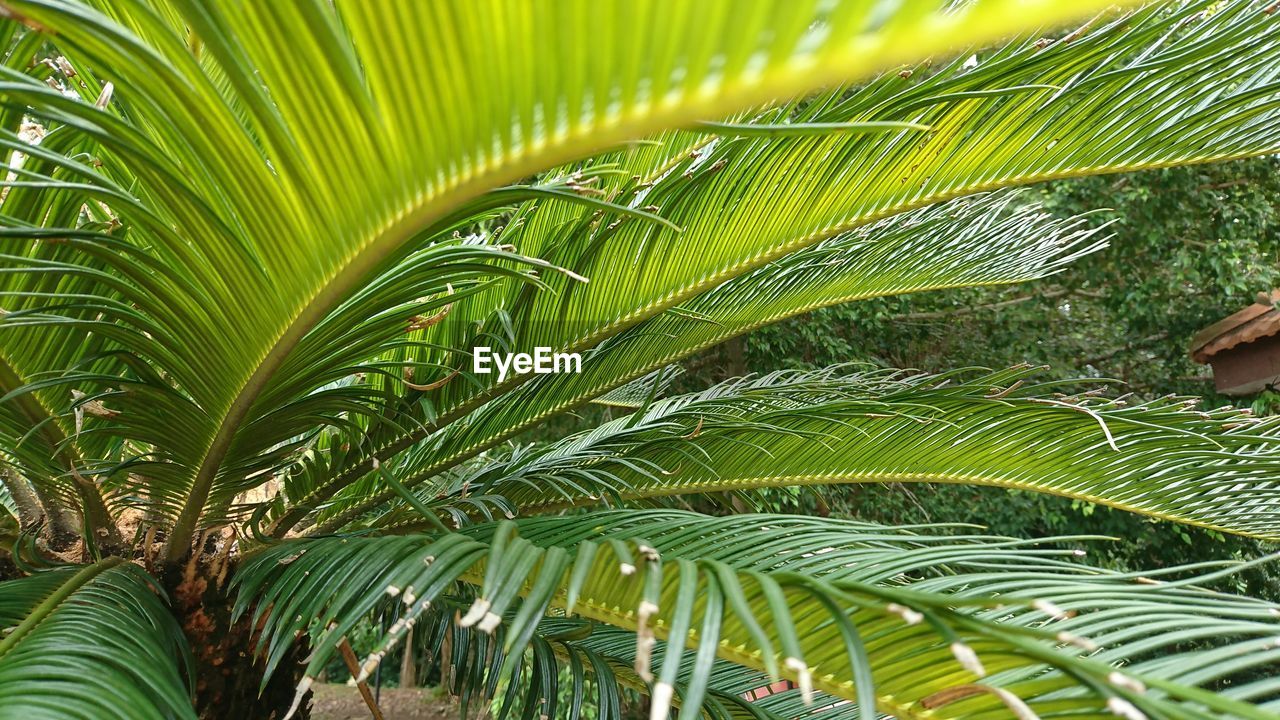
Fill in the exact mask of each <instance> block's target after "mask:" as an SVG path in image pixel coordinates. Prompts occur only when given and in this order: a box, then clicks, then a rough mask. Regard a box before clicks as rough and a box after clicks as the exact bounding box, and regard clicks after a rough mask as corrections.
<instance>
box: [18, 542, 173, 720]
mask: <svg viewBox="0 0 1280 720" xmlns="http://www.w3.org/2000/svg"><path fill="white" fill-rule="evenodd" d="M156 593H157V588H156V586H155V583H154V581H153V580H151V578H149V577H148V576H147V575H146V573H144V572H143V571H142V569H141V568H139V567H137V566H136V565H132V564H130V563H127V562H124V561H122V560H120V559H119V558H109V559H107V560H103V561H102V562H99V563H97V564H95V565H87V566H84V567H74V568H60V569H56V570H46V571H43V572H40V573H37V574H35V575H32V576H31V577H28V578H23V579H21V580H9V581H6V582H2V583H0V631H3V634H0V697H4V703H3V705H0V717H3V718H15V719H16V718H50V719H52V718H83V719H84V720H96V719H97V718H103V717H125V716H127V717H130V718H139V719H141V718H157V719H159V718H194V717H195V714H194V712H193V711H192V709H191V699H190V695H191V687H190V685H189V684H188V683H186V682H184V681H183V680H182V678H181V676H180V674H179V673H180V668H185V667H186V666H187V662H188V651H187V647H186V640H185V639H184V638H183V636H182V632H181V631H180V630H179V628H178V625H177V623H176V622H175V621H174V619H173V616H172V615H171V614H170V613H169V610H168V609H167V608H166V607H165V604H164V601H163V600H162V599H161V598H160V597H158V596H157V594H156Z"/></svg>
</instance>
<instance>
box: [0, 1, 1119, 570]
mask: <svg viewBox="0 0 1280 720" xmlns="http://www.w3.org/2000/svg"><path fill="white" fill-rule="evenodd" d="M947 5H949V4H948V3H938V2H936V1H934V0H928V1H918V2H906V3H901V4H900V6H899V7H897V8H896V9H895V10H896V12H894V13H891V14H888V15H884V14H881V13H880V12H879V10H878V9H876V10H875V12H873V8H871V7H870V6H867V7H864V6H863V5H862V4H860V3H848V4H847V5H844V6H840V7H836V8H829V7H827V6H825V5H812V6H811V5H808V4H803V3H802V4H790V3H788V4H782V5H779V4H777V3H768V2H758V3H753V4H751V5H749V6H742V5H740V4H736V3H734V4H730V3H728V2H718V3H713V4H700V5H699V6H698V7H697V8H696V9H692V8H691V9H689V10H688V11H687V12H684V13H682V14H681V15H680V16H678V17H677V16H671V15H670V14H668V13H651V12H647V11H643V12H642V11H639V10H637V9H633V8H630V6H613V5H605V6H600V5H597V4H594V3H570V4H560V3H557V4H554V5H548V6H541V5H539V6H537V7H536V8H530V7H527V6H524V5H523V4H521V3H514V2H492V3H481V4H476V3H452V4H443V5H439V4H429V5H419V4H412V3H399V2H376V3H372V4H369V3H364V2H359V3H354V2H353V3H337V4H332V3H327V2H320V1H319V0H316V1H313V2H297V3H287V4H276V3H270V4H262V3H253V2H244V3H234V4H228V5H224V6H209V5H205V4H197V3H189V2H184V1H182V0H177V1H175V2H173V3H167V2H156V3H149V2H141V1H140V0H139V1H138V2H130V3H126V4H123V5H121V4H116V3H84V4H82V3H73V2H68V1H65V0H11V1H7V2H6V8H7V9H8V14H10V15H13V16H15V17H17V18H19V19H21V20H22V21H23V22H24V23H26V24H27V25H28V26H29V27H31V28H33V29H35V30H36V31H39V32H44V31H48V32H50V33H53V34H56V37H57V42H58V46H59V48H60V49H62V50H63V51H64V52H65V53H66V54H67V55H68V57H71V58H72V60H73V62H81V63H82V65H83V66H86V67H99V68H111V69H112V71H113V72H114V73H115V74H116V77H115V78H114V82H115V85H116V93H117V94H118V95H119V96H120V98H121V101H122V102H127V107H128V109H127V117H126V118H125V119H118V118H116V117H112V116H108V115H107V114H105V113H102V112H97V111H95V109H94V108H92V107H91V106H87V105H83V104H77V103H72V102H67V101H66V100H65V98H62V97H61V96H60V95H59V94H58V93H57V92H56V91H53V90H51V89H50V88H49V87H47V86H45V85H43V84H40V83H36V82H33V81H29V80H27V79H26V78H11V79H9V80H6V81H4V82H3V87H4V91H5V95H6V97H7V98H8V101H7V102H8V103H9V104H29V105H31V106H33V107H34V108H36V109H37V111H38V112H39V113H40V114H41V115H43V116H45V117H46V118H47V119H48V120H49V121H50V122H65V123H68V124H73V125H75V126H77V127H78V128H80V130H81V131H82V132H83V133H85V134H87V135H89V136H91V137H94V138H95V139H97V140H98V142H100V143H101V145H102V147H103V148H104V152H103V156H104V160H105V159H110V160H111V161H112V163H111V164H113V165H116V166H118V167H119V168H121V170H119V171H114V170H113V171H108V174H113V173H114V174H116V175H117V177H119V176H121V174H122V173H127V174H129V175H131V176H132V177H134V178H136V179H137V181H138V182H137V186H138V191H137V193H136V195H137V196H138V198H139V200H140V203H141V204H142V205H143V206H145V207H146V210H140V209H139V210H131V209H127V208H123V207H122V208H120V209H119V210H118V212H120V213H121V216H122V217H124V218H125V219H126V221H130V223H131V225H133V226H134V228H135V230H134V231H135V232H138V233H139V234H141V235H145V236H146V240H145V245H146V246H147V247H148V251H149V252H150V253H152V254H153V255H154V257H155V258H156V260H158V261H159V262H162V263H164V264H165V265H168V266H173V267H181V268H183V269H184V272H185V273H186V277H185V278H184V280H185V282H184V283H182V284H181V285H172V286H168V287H157V286H152V287H148V288H147V291H148V295H150V297H147V298H146V302H145V303H143V304H141V306H140V311H141V312H142V313H143V314H145V315H146V316H148V317H149V318H151V319H154V321H155V322H154V323H152V324H154V325H156V326H157V327H155V328H154V329H156V330H163V331H164V332H163V333H156V332H151V330H146V331H145V334H144V331H142V330H140V329H137V328H136V326H135V327H134V328H131V329H132V330H133V332H132V333H131V336H130V337H129V338H128V340H127V342H128V344H129V345H130V346H131V347H137V348H145V350H144V351H143V353H144V355H145V358H146V360H147V362H149V363H151V364H152V365H153V366H157V367H160V368H163V370H164V372H165V373H166V374H167V375H168V376H169V378H171V383H172V385H173V387H174V388H176V389H177V393H178V395H180V396H181V397H183V398H187V399H189V402H190V404H191V405H194V406H195V407H196V408H199V410H200V412H199V413H190V412H188V413H185V414H186V415H188V416H191V417H190V420H189V425H190V427H188V428H184V432H183V433H182V437H183V439H184V442H183V443H181V444H177V443H174V442H173V439H172V438H171V437H169V438H167V437H166V436H171V435H172V434H173V433H172V428H171V427H163V426H162V425H161V423H159V422H156V421H155V420H152V421H151V422H147V421H145V420H144V419H143V418H142V417H141V415H142V413H141V412H139V417H138V418H136V419H135V421H134V425H135V428H133V432H134V433H136V434H138V436H139V437H140V438H143V439H145V440H146V441H148V442H149V443H151V444H154V445H157V446H159V447H163V448H164V449H165V450H166V452H165V456H166V457H164V459H163V462H164V464H165V465H167V466H168V467H164V468H152V469H151V470H150V472H151V473H152V474H153V475H160V476H167V480H166V482H165V483H164V484H165V485H166V487H165V488H164V489H163V497H162V498H161V499H162V502H163V506H164V508H165V509H166V510H169V509H170V508H172V511H174V512H175V513H176V515H177V518H176V521H175V528H174V534H173V537H172V543H171V550H170V553H169V554H170V557H171V558H173V557H177V556H179V555H182V554H184V553H185V552H186V551H187V542H188V540H189V538H190V537H191V536H192V534H193V532H194V530H195V528H196V526H197V525H198V524H199V522H200V516H201V514H202V511H203V509H204V506H205V505H206V502H207V501H208V500H209V499H210V497H211V493H212V492H213V491H214V489H215V486H218V485H221V484H223V483H232V484H234V483H237V482H240V480H241V477H242V475H243V474H244V473H245V471H246V470H248V471H249V472H250V473H252V472H253V471H254V470H256V469H257V468H253V467H251V466H248V465H246V462H245V461H246V456H252V455H253V454H254V453H255V452H261V450H262V448H261V447H260V446H258V445H256V444H255V443H253V442H252V435H251V434H247V435H246V437H245V438H244V439H241V440H238V439H237V438H238V437H240V436H241V434H242V433H241V430H242V428H245V429H246V430H247V428H246V425H247V424H248V423H250V422H251V421H252V420H254V419H256V418H261V417H264V416H265V415H267V414H269V413H271V412H272V411H276V410H278V407H273V406H271V404H266V406H265V407H264V406H263V405H264V403H263V401H264V400H266V399H269V396H270V395H271V390H272V386H273V384H274V383H282V384H287V383H288V382H289V378H287V377H280V373H281V371H282V369H284V368H285V367H286V366H287V365H288V364H289V361H290V358H291V357H292V356H293V355H294V353H295V351H300V350H303V348H302V345H303V343H304V339H305V338H306V337H307V336H308V334H309V333H311V332H312V331H313V330H315V329H316V328H317V327H318V326H319V325H320V324H321V322H322V321H323V320H324V319H325V317H326V316H328V315H329V314H330V313H331V312H332V311H333V310H334V309H335V308H338V307H339V306H340V305H341V304H342V303H343V302H344V301H346V300H348V299H349V298H350V297H351V296H352V295H353V294H354V293H357V292H358V291H360V289H361V288H362V287H364V286H365V284H366V283H367V282H368V281H369V279H370V274H371V273H376V272H377V271H378V270H379V269H380V268H381V267H383V266H384V264H386V263H391V262H395V261H396V260H397V259H399V258H401V257H402V256H403V253H404V252H405V250H406V249H407V248H408V247H410V245H409V243H410V242H411V241H413V240H415V239H417V238H419V237H420V236H421V235H422V234H423V233H424V232H428V234H430V231H431V230H433V229H434V230H437V231H438V230H440V229H441V228H442V226H447V225H449V224H450V221H449V218H450V217H452V216H454V215H456V214H457V213H458V212H459V210H460V208H464V207H467V206H468V204H471V206H472V207H473V208H478V207H481V206H483V204H484V203H485V202H486V201H485V200H484V199H483V198H482V197H481V196H482V195H483V194H484V193H486V192H487V191H489V190H490V189H492V188H493V187H495V186H498V185H501V184H502V183H505V182H510V181H513V180H516V179H518V178H521V177H524V176H528V175H530V174H532V173H535V172H537V171H540V170H543V169H545V168H548V167H551V166H554V165H558V164H561V163H563V162H566V161H569V160H572V159H576V158H579V157H582V156H585V155H588V154H590V153H591V152H594V151H599V150H603V149H606V148H608V147H609V146H612V145H615V144H617V143H619V142H622V141H625V140H628V139H630V138H633V137H636V136H642V135H645V134H648V133H651V132H655V131H658V130H661V129H663V128H666V127H670V126H676V125H681V124H684V123H691V122H693V121H695V120H698V119H704V118H708V117H716V116H721V115H724V114H727V113H729V112H732V111H734V110H737V109H739V108H742V107H746V106H750V105H752V104H754V103H759V102H763V101H766V100H770V99H772V98H773V97H775V96H778V95H788V94H791V93H795V92H797V91H802V90H805V89H808V88H816V87H820V86H822V85H826V84H831V83H833V82H835V81H839V80H846V79H848V78H850V77H856V76H861V75H865V74H867V73H868V72H870V71H873V70H876V69H880V68H884V67H886V66H890V65H894V64H898V63H901V62H909V61H916V60H918V59H919V58H921V57H923V56H925V55H928V54H931V53H933V52H937V51H942V50H946V49H949V48H952V47H955V46H956V45H958V44H961V43H969V42H981V41H983V40H991V39H994V38H996V37H999V36H1000V35H1001V34H1004V33H1007V32H1009V31H1011V30H1014V29H1017V28H1019V27H1021V26H1022V24H1023V23H1022V21H1021V17H1022V14H1021V12H1019V9H1020V8H1022V6H1023V3H1021V2H1010V1H1009V0H983V2H979V3H975V4H973V5H969V6H964V7H963V8H958V9H954V10H952V11H950V12H947ZM1096 5H1097V6H1101V5H1102V3H1097V4H1096ZM1035 6H1036V7H1037V10H1038V12H1037V15H1038V20H1039V21H1040V22H1053V21H1054V20H1057V19H1060V18H1065V17H1067V16H1068V15H1076V14H1079V13H1081V12H1084V11H1086V10H1087V8H1086V7H1076V8H1071V9H1070V11H1069V12H1068V11H1067V9H1066V8H1060V7H1059V6H1057V5H1053V4H1044V3H1035ZM731 9H732V11H731ZM517 19H518V20H517ZM730 26H732V27H733V28H735V31H734V32H725V33H723V34H719V35H717V34H716V30H717V29H718V28H722V27H723V28H726V29H727V28H728V27H730ZM188 27H189V28H190V29H191V43H190V44H189V43H188V37H187V33H186V28H188ZM587 27H590V28H591V30H590V35H591V37H593V38H594V39H595V40H597V41H598V45H596V49H595V51H594V52H593V53H592V55H591V57H590V58H589V59H588V58H587V56H586V55H585V52H586V50H585V47H584V46H583V45H582V44H581V43H579V42H577V39H578V38H580V37H584V31H585V28H587ZM463 28H485V32H486V34H487V37H486V41H485V42H483V43H464V42H458V38H457V37H456V35H455V33H456V32H457V31H458V30H459V29H463ZM753 28H754V32H751V31H744V29H753ZM391 29H395V31H392V30H391ZM407 29H413V31H415V32H414V33H413V34H408V33H404V32H400V31H401V30H407ZM709 32H710V33H711V34H710V35H709V34H708V33H709ZM286 36H287V37H290V38H291V39H292V41H291V42H289V43H287V44H284V43H280V42H277V40H278V38H280V37H286ZM711 37H718V38H719V39H718V40H715V41H711V42H708V39H709V38H711ZM694 47H696V48H698V49H699V50H698V52H696V53H690V52H687V49H688V48H694ZM300 68H306V72H305V82H299V74H298V71H299V69H300ZM406 72H410V73H411V77H412V78H413V81H412V82H404V81H403V78H404V77H406V75H405V73H406ZM475 88H483V92H478V93H477V92H473V89H475ZM353 178H360V179H361V181H360V182H352V179H353ZM262 207H270V208H272V212H266V213H264V212H260V211H259V208H262ZM197 238H198V241H194V239H197ZM282 238H283V239H285V240H286V242H280V241H279V240H280V239H282ZM140 244H141V243H140ZM445 267H447V265H446V266H445ZM121 273H122V274H125V273H124V271H123V269H121ZM135 275H136V273H135ZM245 297H253V298H255V303H253V304H252V306H251V305H248V304H246V303H244V302H242V301H241V299H242V298H245ZM277 378H280V379H277ZM153 482H154V480H153Z"/></svg>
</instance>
